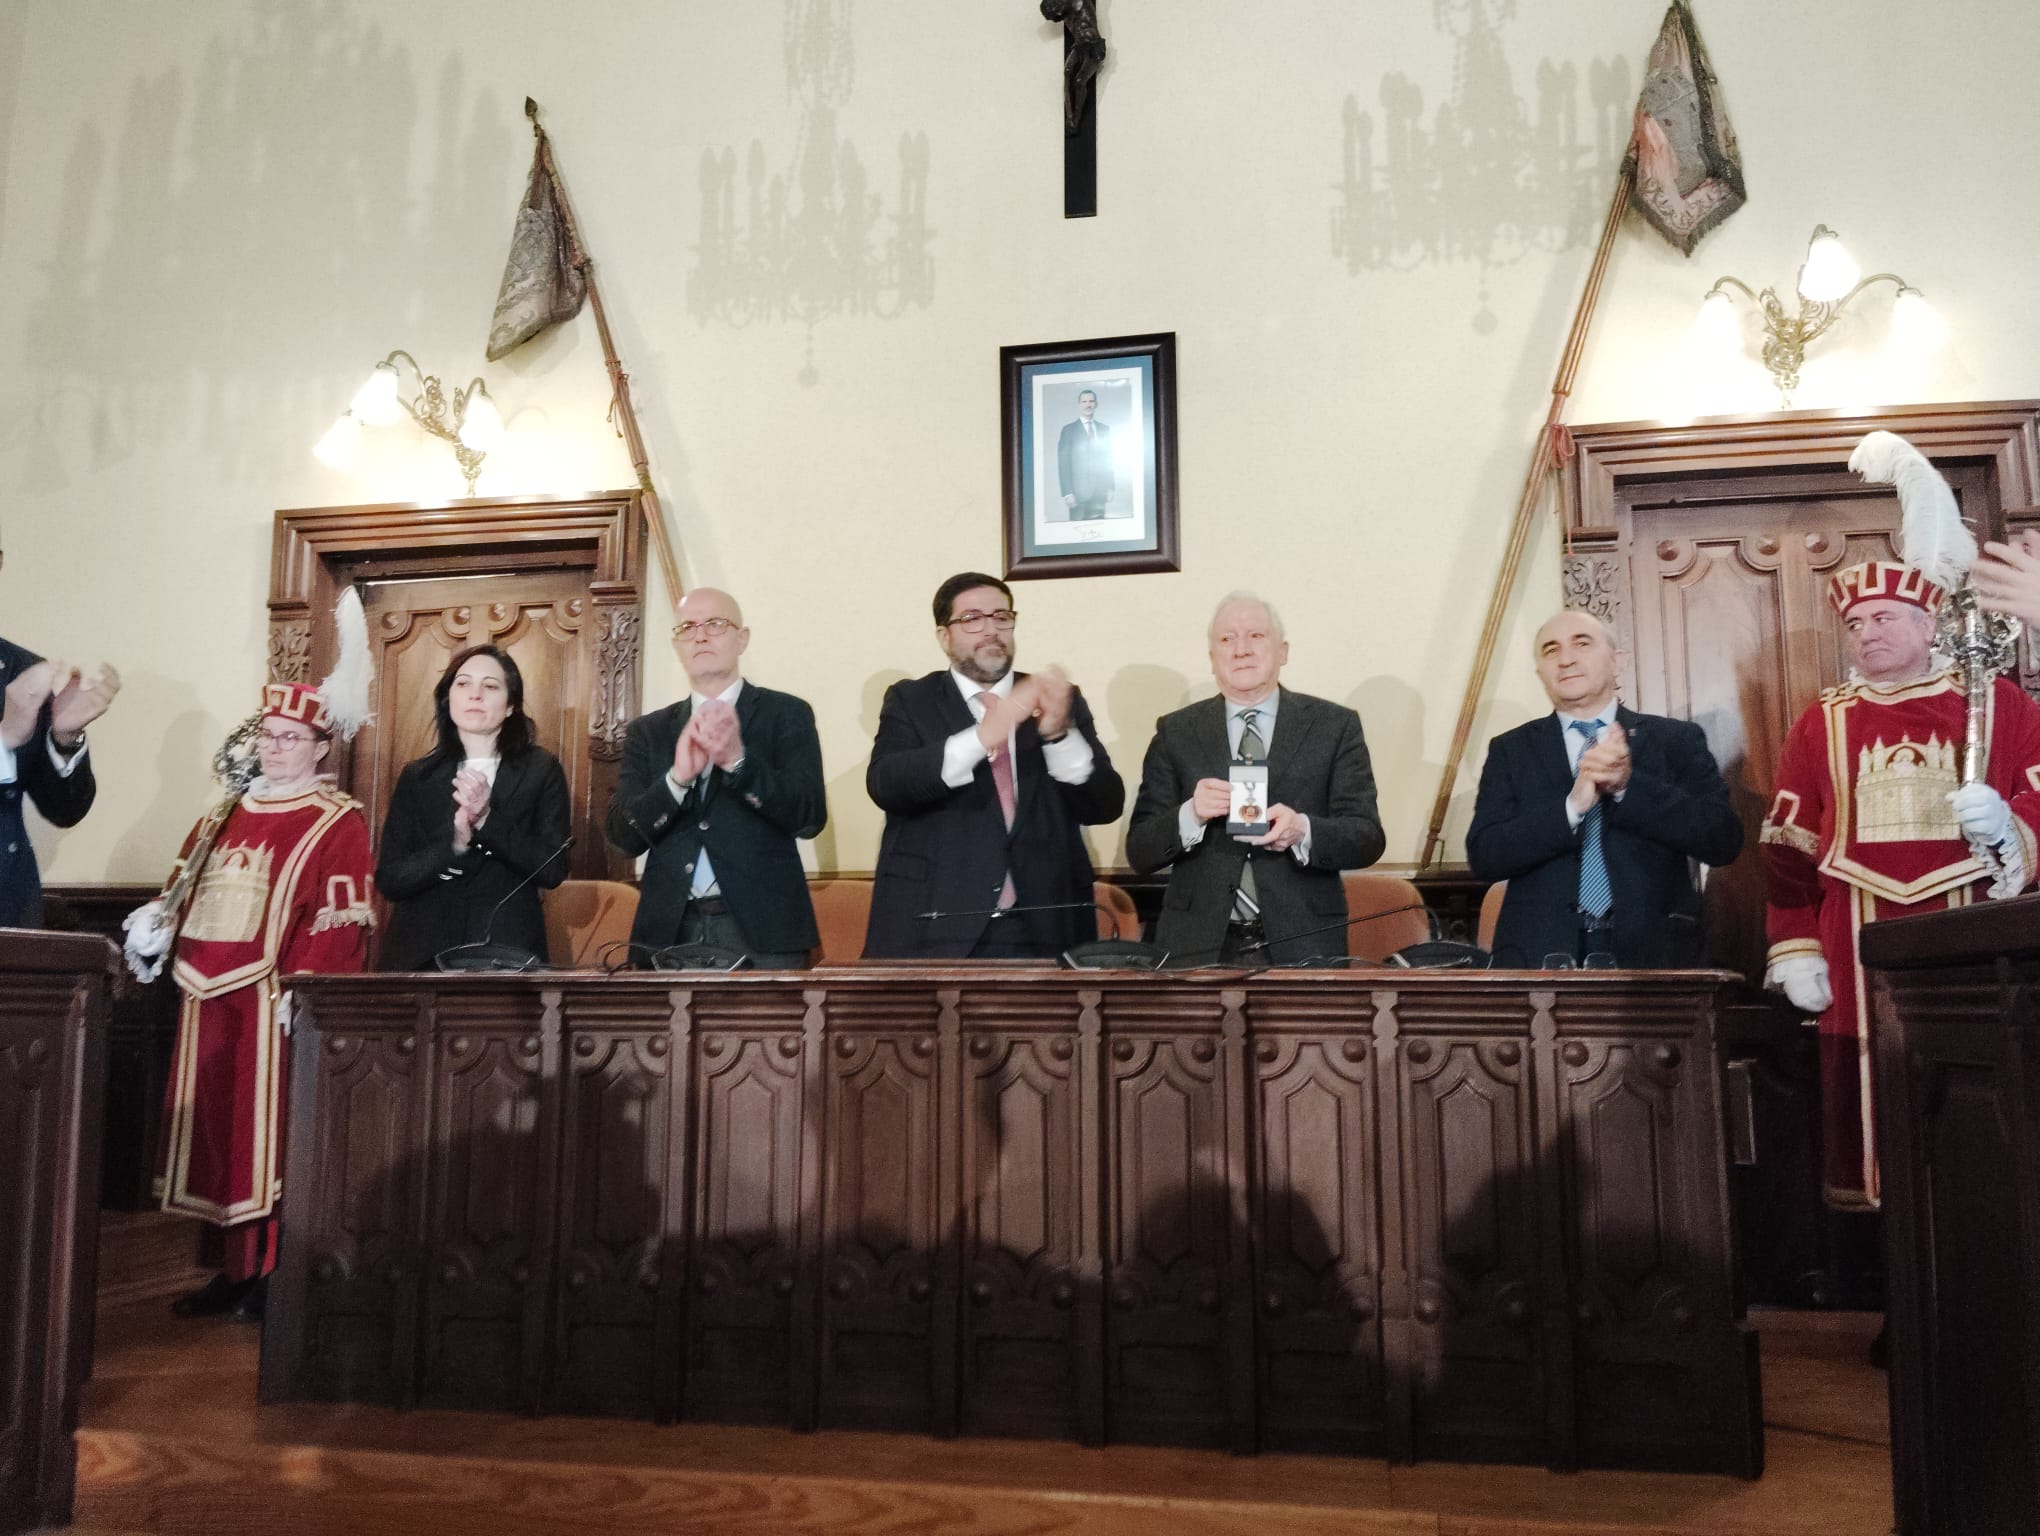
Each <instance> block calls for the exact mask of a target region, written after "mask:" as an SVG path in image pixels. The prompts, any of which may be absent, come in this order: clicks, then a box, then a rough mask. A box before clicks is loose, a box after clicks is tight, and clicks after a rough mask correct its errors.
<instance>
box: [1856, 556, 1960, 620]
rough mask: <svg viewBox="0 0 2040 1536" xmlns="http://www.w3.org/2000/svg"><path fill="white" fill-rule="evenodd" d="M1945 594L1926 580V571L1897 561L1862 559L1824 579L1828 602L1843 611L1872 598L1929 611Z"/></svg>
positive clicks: (1934, 608) (1935, 606) (1934, 607)
mask: <svg viewBox="0 0 2040 1536" xmlns="http://www.w3.org/2000/svg"><path fill="white" fill-rule="evenodd" d="M1947 595H1948V594H1947V593H1946V592H1944V591H1942V590H1941V588H1939V587H1937V586H1936V585H1934V583H1933V582H1931V581H1929V580H1927V577H1926V573H1925V572H1924V571H1921V570H1917V569H1915V568H1914V567H1912V566H1910V565H1904V564H1901V563H1900V562H1899V561H1897V560H1865V561H1863V562H1861V563H1860V564H1858V565H1851V566H1847V567H1845V568H1844V569H1842V570H1839V571H1836V572H1835V573H1834V575H1833V576H1831V577H1830V578H1829V579H1828V601H1829V602H1830V603H1832V604H1834V608H1835V612H1836V613H1840V614H1846V613H1847V612H1848V611H1849V610H1850V609H1851V608H1853V607H1855V606H1856V604H1858V603H1867V602H1871V601H1873V600H1876V599H1880V598H1881V599H1883V600H1884V601H1886V602H1893V603H1910V604H1912V606H1913V607H1915V608H1918V609H1922V610H1923V611H1925V612H1927V613H1932V612H1934V611H1935V610H1936V609H1938V608H1939V607H1940V606H1941V599H1942V598H1944V597H1946V596H1947Z"/></svg>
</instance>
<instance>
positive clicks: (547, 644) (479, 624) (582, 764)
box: [269, 491, 645, 879]
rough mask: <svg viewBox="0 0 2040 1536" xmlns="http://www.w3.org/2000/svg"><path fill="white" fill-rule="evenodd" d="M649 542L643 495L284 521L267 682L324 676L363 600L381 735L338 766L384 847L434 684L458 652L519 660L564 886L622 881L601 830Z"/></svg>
mask: <svg viewBox="0 0 2040 1536" xmlns="http://www.w3.org/2000/svg"><path fill="white" fill-rule="evenodd" d="M644 531H645V525H644V509H643V506H642V504H641V501H640V498H639V494H638V493H637V492H635V491H616V492H607V493H602V494H598V495H593V496H589V497H585V498H580V499H573V498H556V497H510V498H504V499H484V498H478V499H475V500H472V501H462V502H454V503H449V504H445V505H436V506H396V505H384V506H361V507H319V508H308V509H305V510H301V511H288V512H279V513H277V514H276V534H275V542H274V545H273V548H272V551H271V567H270V590H269V669H270V675H271V676H272V677H273V678H275V679H276V680H278V681H285V682H313V681H316V680H317V679H318V678H320V677H323V676H324V675H325V674H326V672H327V671H328V670H330V668H331V667H332V665H333V660H334V653H335V647H334V639H333V627H332V611H333V605H334V603H335V602H336V601H337V599H338V597H339V594H340V593H341V592H342V591H343V590H345V589H346V588H347V587H348V586H350V585H358V586H359V587H360V588H361V589H362V599H363V604H364V606H365V608H366V609H367V614H368V622H369V644H370V648H371V651H372V653H373V656H374V660H375V662H376V667H377V677H376V684H375V688H374V693H373V697H372V700H371V706H372V708H373V709H374V711H375V719H374V720H373V722H372V723H371V724H370V725H369V726H367V727H366V728H365V729H364V731H363V733H362V734H361V735H360V736H359V737H357V739H356V740H355V741H354V742H353V743H352V744H351V745H348V746H343V747H342V748H341V749H339V750H337V751H336V752H335V753H334V755H333V761H332V768H333V771H334V773H335V774H336V775H337V777H338V779H339V782H340V784H341V786H342V787H343V788H345V789H347V790H349V791H350V792H351V793H353V794H354V795H355V796H356V797H357V798H359V799H360V800H361V801H362V802H363V804H364V805H365V806H367V807H368V810H369V812H370V817H371V830H372V832H373V833H374V835H375V836H376V837H377V838H378V839H379V838H380V836H381V831H382V823H383V816H384V813H385V811H386V809H387V807H388V804H389V796H390V789H391V787H392V786H393V785H394V783H395V781H396V776H397V772H398V770H399V769H401V768H402V767H403V765H404V764H405V763H407V762H409V761H411V760H412V759H414V758H417V757H420V756H422V755H423V754H424V753H425V752H427V751H428V750H430V748H431V746H432V744H433V731H432V685H433V684H434V683H435V682H437V681H438V678H439V674H440V673H441V672H442V671H443V670H444V669H445V666H446V663H447V662H448V661H449V660H451V659H452V657H453V655H454V654H455V653H456V652H457V651H459V650H461V649H463V648H464V647H465V646H467V645H470V644H478V643H480V642H482V641H494V642H496V643H497V644H500V645H502V646H503V647H504V648H505V649H506V650H508V651H509V652H510V654H511V655H512V656H513V657H514V658H516V661H517V666H518V670H519V671H520V672H522V673H523V674H524V680H525V707H526V710H527V712H528V713H529V714H530V715H531V717H532V721H533V724H534V726H535V727H536V731H537V736H538V741H539V744H540V745H541V746H543V747H545V748H546V749H547V750H548V751H550V752H552V753H553V754H554V755H555V756H557V757H558V758H559V760H560V763H561V765H562V767H563V768H564V769H565V770H566V776H567V784H568V788H569V793H570V795H571V798H572V820H573V830H574V836H575V845H574V849H573V852H572V853H571V854H570V855H568V860H569V864H568V868H569V871H570V873H572V874H573V875H575V876H578V877H581V878H597V879H600V878H608V879H629V878H630V876H631V866H632V861H631V860H629V859H626V858H624V857H623V856H622V855H620V854H616V853H614V852H612V851H611V850H610V849H609V847H608V845H607V842H606V840H605V839H604V837H603V833H602V823H603V819H604V817H605V816H606V815H607V814H608V810H609V800H610V796H611V794H612V793H613V791H614V789H615V786H616V773H617V759H618V758H619V756H620V755H621V753H622V750H623V735H624V729H625V727H626V726H627V725H628V724H629V722H630V720H631V718H632V717H633V716H634V715H636V714H637V712H638V697H639V689H638V672H639V660H640V658H639V642H640V637H641V636H642V634H643V629H644V622H643V621H644V614H643V607H642V597H641V594H640V590H639V581H640V572H641V568H642V565H643V559H644Z"/></svg>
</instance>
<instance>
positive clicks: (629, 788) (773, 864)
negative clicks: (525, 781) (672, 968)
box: [608, 587, 829, 970]
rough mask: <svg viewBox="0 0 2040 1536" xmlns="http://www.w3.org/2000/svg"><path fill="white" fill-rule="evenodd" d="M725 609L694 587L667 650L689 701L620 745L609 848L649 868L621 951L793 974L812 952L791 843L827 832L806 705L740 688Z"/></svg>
mask: <svg viewBox="0 0 2040 1536" xmlns="http://www.w3.org/2000/svg"><path fill="white" fill-rule="evenodd" d="M750 643H751V631H750V630H749V629H748V628H747V627H746V626H745V624H744V616H743V613H742V611H741V610H740V609H739V608H738V607H737V600H736V599H735V598H733V597H731V596H730V595H729V593H727V592H719V591H717V590H716V589H715V588H713V587H696V588H695V589H694V590H693V591H692V592H689V593H688V594H687V595H686V596H685V597H684V598H682V599H681V600H680V617H679V624H678V626H677V627H676V628H675V629H674V631H673V645H674V648H675V649H676V650H677V651H678V652H679V655H680V664H681V665H682V666H683V667H685V668H686V669H687V681H688V683H689V685H690V689H691V691H690V692H689V694H688V696H687V697H686V698H684V699H682V700H681V701H680V702H679V703H677V704H671V705H668V706H667V707H666V708H664V709H661V710H655V711H653V712H652V713H651V714H649V715H643V716H640V717H639V718H638V719H636V720H633V721H632V722H631V723H630V729H629V731H627V732H626V733H625V735H624V742H623V764H622V769H621V772H620V773H619V775H618V778H617V785H616V797H615V799H614V800H613V801H611V803H610V807H609V821H608V834H609V841H610V842H611V843H612V844H614V845H615V846H616V847H617V848H618V849H620V850H622V851H623V852H624V853H626V854H630V855H633V856H635V855H637V854H645V855H647V857H646V859H645V870H644V875H643V878H642V880H641V881H640V885H639V899H638V909H637V920H636V922H635V923H634V924H633V925H632V927H631V931H630V936H631V941H632V942H633V943H634V944H636V945H638V946H641V948H640V949H639V950H638V951H636V953H637V955H638V957H639V958H640V959H642V958H644V955H645V953H646V952H647V951H649V950H653V949H660V948H664V947H667V946H669V945H673V944H712V945H714V946H716V947H717V948H720V949H727V950H734V951H737V952H739V953H743V954H748V955H749V956H750V959H751V964H752V965H753V966H755V967H757V968H758V969H761V970H766V969H774V970H784V969H793V968H799V967H802V966H805V965H806V964H807V963H808V958H809V955H810V954H811V952H812V951H813V950H814V948H815V946H816V945H817V944H818V943H820V942H821V934H820V931H819V930H818V929H817V928H816V926H815V909H814V902H813V900H812V898H810V897H809V895H808V886H807V873H806V871H805V869H804V868H803V867H802V865H801V860H800V848H799V846H798V840H799V839H800V838H803V837H813V836H814V835H815V834H816V833H817V832H819V831H821V830H822V827H823V825H824V824H825V823H826V822H827V821H828V819H829V813H828V806H827V803H826V801H825V798H824V785H823V782H822V743H821V738H820V736H819V735H817V734H816V731H815V712H814V710H812V709H811V708H809V707H808V704H807V701H806V700H804V699H798V698H795V697H794V696H793V695H792V694H790V693H780V692H779V691H777V690H776V689H772V688H761V687H759V686H758V685H757V684H756V683H753V682H751V681H750V680H749V679H747V678H745V677H744V676H743V675H742V661H743V655H744V652H745V650H746V649H747V648H748V647H749V646H750Z"/></svg>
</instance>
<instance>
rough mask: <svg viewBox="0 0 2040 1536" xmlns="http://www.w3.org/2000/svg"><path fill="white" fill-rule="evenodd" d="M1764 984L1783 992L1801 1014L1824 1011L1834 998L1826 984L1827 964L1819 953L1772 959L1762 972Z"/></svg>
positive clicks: (1831, 990)
mask: <svg viewBox="0 0 2040 1536" xmlns="http://www.w3.org/2000/svg"><path fill="white" fill-rule="evenodd" d="M1764 985H1765V986H1766V987H1768V988H1769V989H1770V990H1771V991H1773V992H1783V993H1784V994H1785V996H1786V998H1787V999H1788V1000H1789V1001H1790V1002H1791V1004H1792V1006H1793V1007H1795V1008H1797V1009H1798V1010H1799V1011H1800V1012H1801V1013H1826V1012H1827V1011H1828V1004H1830V1003H1832V1002H1833V1001H1834V1000H1835V994H1834V990H1833V988H1831V987H1830V986H1829V985H1828V963H1827V961H1825V960H1823V959H1822V958H1821V957H1820V956H1819V955H1787V956H1786V957H1785V958H1784V959H1782V960H1773V961H1772V962H1771V968H1770V969H1769V970H1768V971H1766V972H1764Z"/></svg>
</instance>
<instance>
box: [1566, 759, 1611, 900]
mask: <svg viewBox="0 0 2040 1536" xmlns="http://www.w3.org/2000/svg"><path fill="white" fill-rule="evenodd" d="M1604 724H1605V722H1603V721H1600V720H1572V721H1568V722H1567V726H1568V728H1569V729H1571V730H1575V731H1578V732H1579V733H1580V737H1581V739H1582V743H1583V745H1582V748H1581V750H1582V754H1584V751H1585V748H1586V747H1590V746H1592V745H1593V744H1594V742H1595V741H1596V740H1597V739H1598V738H1599V737H1600V734H1601V731H1602V728H1603V726H1604ZM1601 809H1602V803H1601V801H1599V800H1596V801H1595V802H1594V803H1593V805H1592V806H1591V807H1589V808H1588V810H1587V814H1586V815H1585V816H1583V817H1581V818H1580V910H1581V911H1582V912H1584V913H1586V914H1587V915H1588V916H1589V917H1606V916H1607V915H1608V909H1609V908H1610V907H1612V906H1614V905H1615V892H1614V891H1613V890H1612V889H1611V888H1610V887H1609V884H1608V856H1607V854H1606V853H1605V852H1603V851H1602V848H1601Z"/></svg>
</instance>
